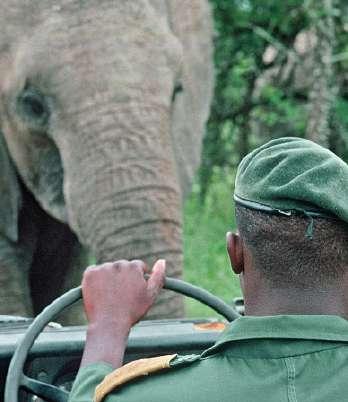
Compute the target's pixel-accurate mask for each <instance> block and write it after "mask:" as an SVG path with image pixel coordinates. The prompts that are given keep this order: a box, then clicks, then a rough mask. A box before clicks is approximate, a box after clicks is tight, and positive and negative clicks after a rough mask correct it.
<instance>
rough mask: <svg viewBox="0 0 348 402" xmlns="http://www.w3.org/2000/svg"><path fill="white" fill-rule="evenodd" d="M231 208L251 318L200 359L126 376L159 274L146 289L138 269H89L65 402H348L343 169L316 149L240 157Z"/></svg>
mask: <svg viewBox="0 0 348 402" xmlns="http://www.w3.org/2000/svg"><path fill="white" fill-rule="evenodd" d="M234 198H235V201H236V218H237V226H238V230H239V233H234V234H231V233H228V234H227V249H228V254H229V256H230V260H231V264H232V267H233V270H234V272H235V273H237V274H239V276H240V280H241V286H242V290H243V295H244V301H245V313H246V316H245V317H242V318H239V319H238V320H236V321H234V322H232V324H231V325H230V327H229V329H228V330H227V331H225V333H224V334H223V335H222V337H221V339H220V340H219V341H218V342H217V343H216V344H215V345H214V346H213V347H212V348H210V349H208V350H206V351H205V352H203V353H202V354H201V355H200V356H188V357H177V356H175V355H174V356H164V357H160V358H157V359H156V358H155V359H146V360H144V361H138V362H135V363H134V362H133V363H131V364H130V365H126V366H124V367H121V365H122V360H123V353H124V349H125V345H126V340H127V336H128V333H129V330H130V328H131V326H132V325H134V323H136V322H137V321H138V320H140V319H141V317H142V316H143V315H144V314H145V313H146V311H147V310H148V308H150V306H151V304H152V303H153V301H154V300H155V298H156V295H157V293H158V292H159V290H160V288H161V286H162V283H163V278H164V269H165V266H164V265H165V264H164V261H161V260H160V261H158V262H157V263H156V264H155V266H154V268H153V270H152V274H151V276H150V279H148V281H146V280H145V279H144V272H145V271H146V267H145V265H144V264H143V263H142V262H140V261H132V262H128V261H119V262H116V263H110V264H105V265H102V266H98V267H91V268H89V269H87V271H86V273H85V275H84V278H83V284H82V285H83V296H84V303H85V309H86V313H87V316H88V320H89V326H88V333H87V341H86V346H85V351H84V355H83V359H82V363H81V369H80V372H79V374H78V376H77V379H76V381H75V384H74V387H73V390H72V393H71V396H70V401H71V402H82V401H84V402H87V401H92V400H93V398H95V399H94V400H95V401H96V402H100V401H102V400H105V401H106V402H117V401H125V402H133V401H140V400H141V401H151V402H157V401H163V402H164V401H181V402H187V401H194V400H196V401H200V402H202V401H209V402H213V401H219V402H224V401H232V402H233V401H238V402H254V401H259V402H263V401H268V402H273V401H274V402H282V401H290V402H296V401H306V402H310V401H315V402H321V401H330V402H336V401H337V402H339V401H345V400H348V321H347V319H348V166H347V165H346V164H345V163H344V162H343V161H342V160H340V159H339V158H338V157H337V156H335V155H334V154H332V153H331V152H330V151H328V150H326V149H324V148H322V147H320V146H319V145H316V144H314V143H313V142H311V141H307V140H303V139H299V138H282V139H277V140H273V141H271V142H269V143H268V144H266V145H264V146H262V147H260V148H258V149H256V150H255V151H253V152H252V153H251V154H249V155H248V156H247V157H246V158H244V160H243V161H242V163H241V164H240V166H239V168H238V172H237V176H236V183H235V194H234ZM119 367H120V368H119ZM117 368H119V369H118V370H116V371H113V370H115V369H117ZM110 373H111V374H110ZM108 374H109V375H108ZM147 374H148V375H147ZM106 375H108V376H107V377H106V378H105V379H104V377H105V376H106ZM145 375H147V376H145ZM94 394H95V396H94Z"/></svg>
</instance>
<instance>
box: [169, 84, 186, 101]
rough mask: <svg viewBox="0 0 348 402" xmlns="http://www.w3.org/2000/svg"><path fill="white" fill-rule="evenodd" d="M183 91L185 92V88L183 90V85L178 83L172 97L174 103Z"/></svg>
mask: <svg viewBox="0 0 348 402" xmlns="http://www.w3.org/2000/svg"><path fill="white" fill-rule="evenodd" d="M183 90H184V88H183V86H182V84H181V83H178V84H176V85H175V87H174V91H173V95H172V102H174V101H175V98H176V97H177V95H178V94H179V93H181V92H183Z"/></svg>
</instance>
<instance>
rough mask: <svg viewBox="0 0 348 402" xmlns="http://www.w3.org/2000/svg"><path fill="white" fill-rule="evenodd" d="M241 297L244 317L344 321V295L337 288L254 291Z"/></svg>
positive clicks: (346, 312) (346, 305)
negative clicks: (285, 316) (318, 317)
mask: <svg viewBox="0 0 348 402" xmlns="http://www.w3.org/2000/svg"><path fill="white" fill-rule="evenodd" d="M248 296H249V295H245V314H246V315H252V316H253V315H254V316H265V315H280V314H298V315H313V314H318V315H338V316H341V317H344V318H346V319H348V303H347V295H345V294H344V292H342V291H341V290H340V289H339V288H337V287H335V288H329V289H319V290H313V289H310V290H309V289H291V290H289V289H269V288H268V289H263V290H261V289H260V288H259V289H258V291H257V293H256V294H254V295H250V297H248Z"/></svg>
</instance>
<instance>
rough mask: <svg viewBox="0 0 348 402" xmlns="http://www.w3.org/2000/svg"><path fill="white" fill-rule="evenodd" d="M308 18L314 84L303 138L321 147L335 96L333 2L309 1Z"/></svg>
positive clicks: (324, 140)
mask: <svg viewBox="0 0 348 402" xmlns="http://www.w3.org/2000/svg"><path fill="white" fill-rule="evenodd" d="M307 4H308V5H307V7H308V14H309V16H310V18H311V20H312V29H313V31H314V33H315V37H316V38H317V41H316V44H315V46H314V47H313V49H312V52H313V60H314V63H313V65H314V66H315V67H314V70H313V82H312V85H311V90H310V92H309V113H308V124H307V130H306V137H307V138H308V139H310V140H312V141H315V142H317V143H318V144H320V145H323V146H325V147H327V146H328V145H329V137H330V125H329V118H330V113H331V109H332V103H333V100H334V97H335V94H336V89H335V85H334V83H333V65H332V52H333V48H334V43H335V29H334V21H333V0H309V1H308V3H307Z"/></svg>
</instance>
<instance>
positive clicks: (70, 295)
mask: <svg viewBox="0 0 348 402" xmlns="http://www.w3.org/2000/svg"><path fill="white" fill-rule="evenodd" d="M164 289H168V290H173V291H175V292H177V293H180V294H183V295H185V296H188V297H191V298H193V299H195V300H198V301H200V302H201V303H203V304H205V305H207V306H209V307H211V308H212V309H213V310H215V311H216V312H217V313H219V314H221V315H222V316H223V317H225V318H226V319H227V320H228V321H233V320H234V319H236V318H238V317H239V316H240V315H239V314H238V312H237V311H236V310H235V309H234V308H233V307H232V306H229V305H228V304H226V303H225V302H224V301H223V300H221V299H219V298H218V297H216V296H214V295H213V294H211V293H210V292H208V291H207V290H204V289H202V288H199V287H197V286H194V285H191V284H189V283H187V282H184V281H181V280H179V279H173V278H166V280H165V283H164ZM81 297H82V291H81V286H79V287H77V288H74V289H71V290H69V291H68V292H66V293H65V294H64V295H62V296H60V297H59V298H58V299H56V300H55V301H53V302H52V303H51V304H50V305H49V306H47V307H46V308H45V309H44V310H43V311H42V312H41V313H40V314H39V315H38V316H37V317H36V318H35V319H34V321H33V322H32V323H31V325H30V326H29V327H28V329H27V331H26V333H25V335H24V337H23V339H22V340H21V341H20V342H19V344H18V345H17V347H16V350H15V353H14V355H13V356H12V360H11V363H10V366H9V369H8V373H7V379H6V386H5V400H4V402H18V391H19V389H20V388H22V389H25V390H26V391H28V392H29V393H32V394H34V395H37V396H39V397H41V398H43V399H45V400H47V401H49V402H67V401H68V397H69V393H68V392H67V391H64V390H62V389H60V388H58V387H56V386H54V385H51V384H46V383H43V382H40V381H37V380H34V379H33V378H30V377H28V376H26V375H25V374H24V372H23V369H24V364H25V361H26V359H27V356H28V353H29V350H30V348H31V347H32V345H33V343H34V341H35V340H36V338H37V337H38V336H39V334H40V333H41V332H42V331H43V329H44V328H45V327H46V325H47V324H48V323H49V322H51V321H52V320H53V319H54V318H55V317H56V316H57V315H58V314H59V313H61V312H62V311H63V310H64V309H65V308H66V307H69V306H70V305H71V304H73V303H75V302H76V301H77V300H79V299H81Z"/></svg>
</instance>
